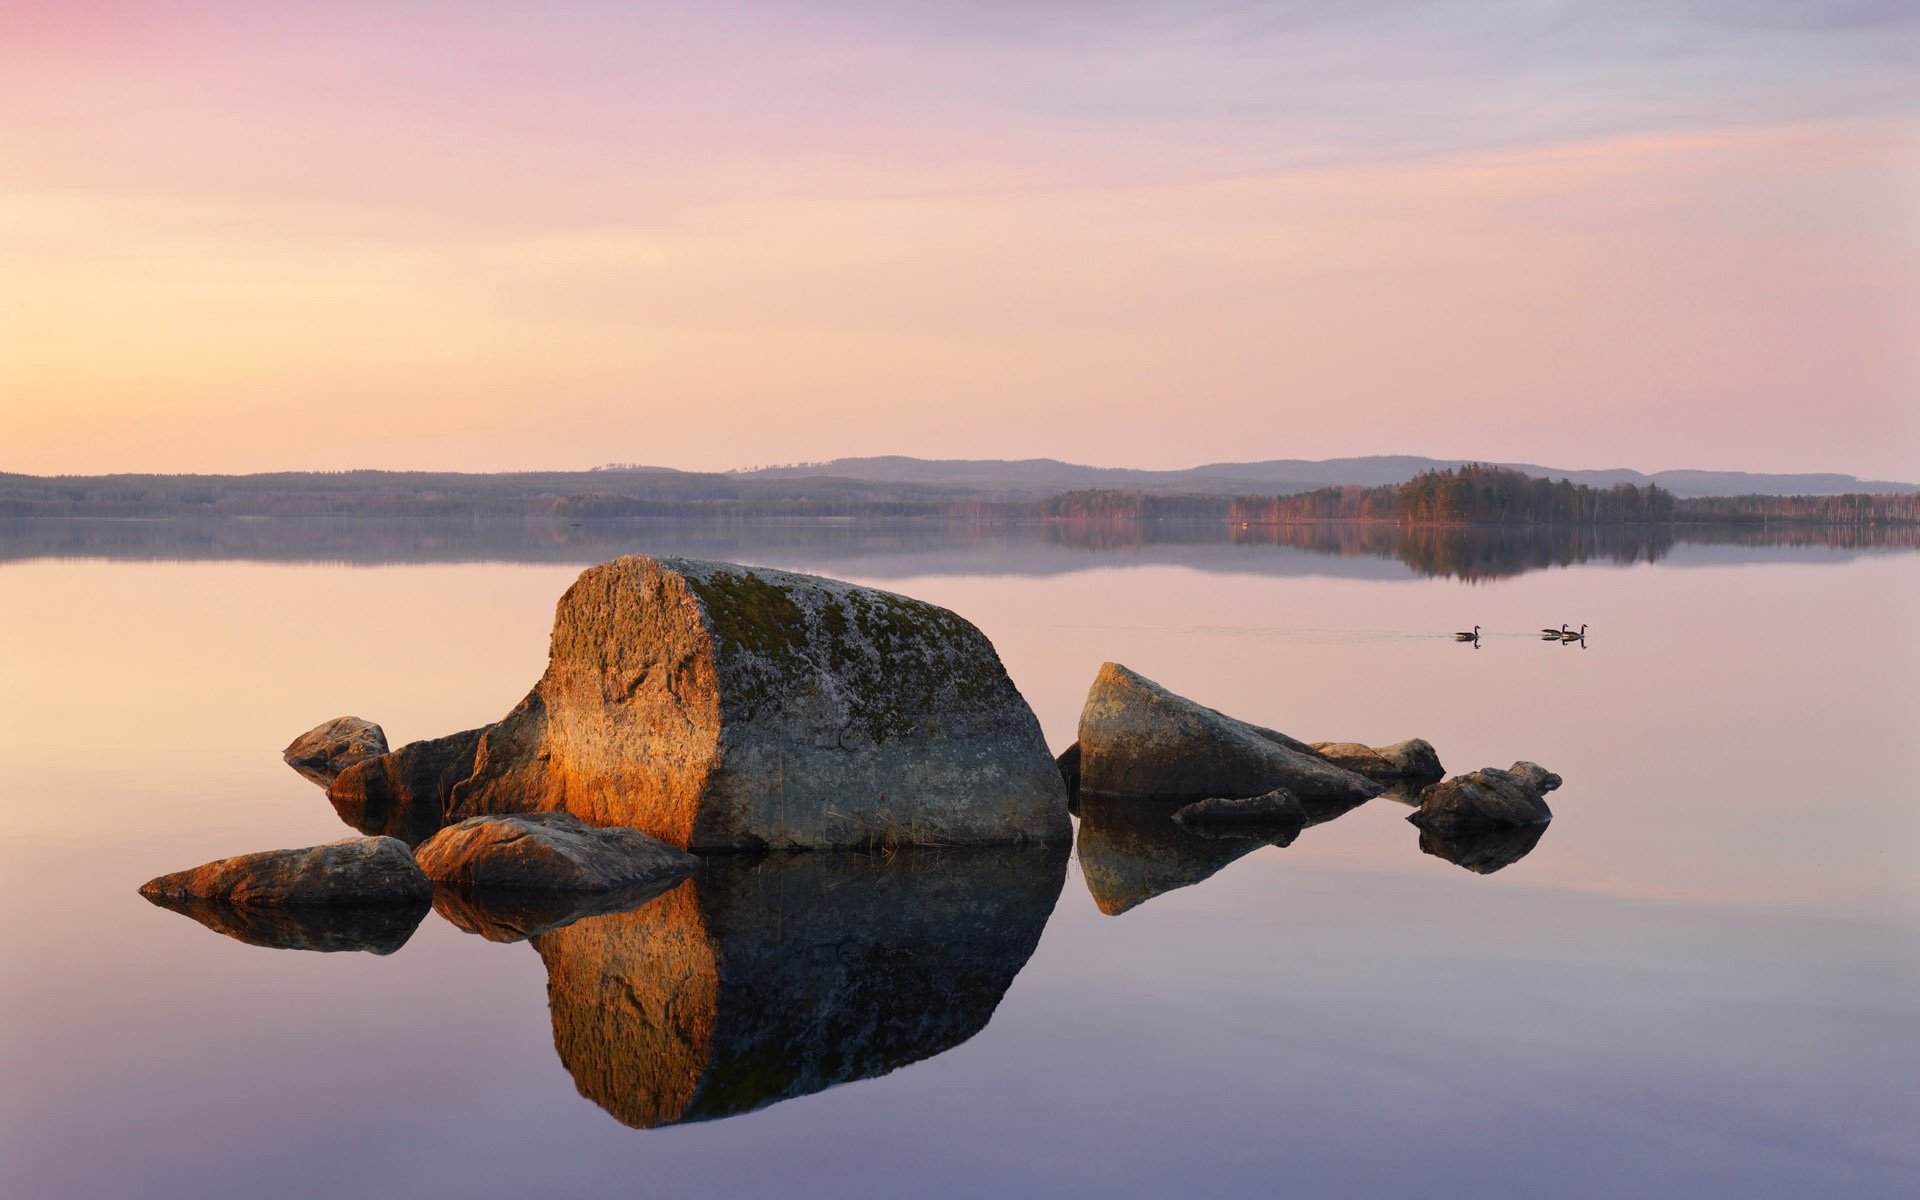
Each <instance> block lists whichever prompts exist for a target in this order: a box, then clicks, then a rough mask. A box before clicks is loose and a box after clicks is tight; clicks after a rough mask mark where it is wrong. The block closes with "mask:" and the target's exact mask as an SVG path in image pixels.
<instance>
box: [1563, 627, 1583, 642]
mask: <svg viewBox="0 0 1920 1200" xmlns="http://www.w3.org/2000/svg"><path fill="white" fill-rule="evenodd" d="M1560 640H1561V641H1563V642H1584V641H1586V640H1587V627H1586V626H1585V625H1582V626H1581V627H1580V632H1579V633H1562V634H1561V635H1560Z"/></svg>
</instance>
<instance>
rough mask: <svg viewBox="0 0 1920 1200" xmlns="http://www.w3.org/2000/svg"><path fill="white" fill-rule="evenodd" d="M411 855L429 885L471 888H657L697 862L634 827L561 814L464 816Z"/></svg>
mask: <svg viewBox="0 0 1920 1200" xmlns="http://www.w3.org/2000/svg"><path fill="white" fill-rule="evenodd" d="M414 857H415V859H416V860H417V861H418V862H419V864H420V869H421V870H422V871H425V872H426V874H427V878H428V879H431V880H433V881H434V882H435V883H448V884H455V885H458V886H460V887H465V888H473V889H476V890H479V891H491V890H495V889H504V890H510V891H548V892H610V891H615V890H617V889H621V888H629V887H634V886H637V885H642V884H659V885H660V886H661V888H662V889H663V890H664V888H665V886H666V885H668V884H672V883H677V882H679V881H680V880H681V879H684V878H686V877H687V876H688V875H691V874H692V873H693V872H694V871H696V870H698V869H699V866H700V860H699V859H697V858H695V857H694V856H693V855H691V854H688V853H687V852H686V851H684V850H675V849H674V848H673V847H672V846H669V845H667V844H666V843H665V842H661V841H659V840H657V839H655V838H651V837H648V836H647V835H646V834H644V833H641V832H640V831H639V830H638V829H628V828H625V827H623V826H614V827H610V828H605V829H599V828H595V827H594V826H592V825H589V824H587V823H586V822H585V821H582V820H581V819H580V818H579V817H576V816H574V815H573V814H572V813H564V812H542V813H520V814H517V815H513V816H485V817H468V818H467V819H466V820H464V821H462V822H460V823H459V824H458V825H449V826H447V827H446V828H445V829H442V830H441V831H440V832H439V833H436V834H434V835H433V837H431V838H429V839H428V840H427V841H426V842H425V843H424V844H422V845H421V846H420V848H419V850H418V851H417V852H416V854H415V856H414Z"/></svg>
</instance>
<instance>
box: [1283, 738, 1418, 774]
mask: <svg viewBox="0 0 1920 1200" xmlns="http://www.w3.org/2000/svg"><path fill="white" fill-rule="evenodd" d="M1313 749H1314V751H1315V752H1316V753H1318V754H1320V755H1321V756H1322V757H1323V758H1325V759H1326V760H1327V761H1329V762H1331V763H1333V764H1334V765H1335V766H1337V767H1344V768H1346V769H1347V770H1349V771H1352V772H1353V773H1354V774H1356V775H1365V776H1366V777H1367V778H1368V779H1371V780H1373V781H1374V782H1375V783H1384V784H1388V785H1393V784H1398V783H1414V784H1428V783H1433V782H1435V781H1437V780H1439V779H1441V778H1443V777H1444V776H1445V775H1446V771H1445V770H1444V769H1443V768H1442V767H1441V766H1440V755H1439V752H1438V751H1436V750H1434V748H1433V743H1431V742H1429V741H1427V740H1426V739H1425V738H1408V739H1407V740H1406V741H1404V742H1395V743H1393V744H1392V745H1391V746H1363V745H1361V744H1360V743H1359V742H1315V743H1313Z"/></svg>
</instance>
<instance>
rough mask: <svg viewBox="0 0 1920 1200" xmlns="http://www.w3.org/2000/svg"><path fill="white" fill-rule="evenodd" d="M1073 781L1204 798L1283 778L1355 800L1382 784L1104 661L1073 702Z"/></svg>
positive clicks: (1298, 790) (1317, 794)
mask: <svg viewBox="0 0 1920 1200" xmlns="http://www.w3.org/2000/svg"><path fill="white" fill-rule="evenodd" d="M1079 745H1080V786H1081V788H1082V790H1084V791H1087V792H1092V793H1098V794H1100V795H1105V796H1134V797H1150V798H1155V799H1167V800H1201V799H1208V798H1211V797H1216V796H1223V797H1229V798H1234V797H1243V796H1258V795H1261V794H1263V793H1266V792H1270V791H1272V790H1273V789H1275V788H1286V789H1287V790H1288V791H1290V792H1292V793H1293V794H1294V795H1296V796H1297V797H1299V798H1300V799H1301V800H1341V801H1352V802H1358V801H1361V800H1365V799H1368V798H1369V797H1372V796H1376V795H1378V794H1379V793H1380V792H1381V791H1382V790H1383V789H1382V787H1381V785H1380V784H1378V783H1375V782H1373V781H1372V780H1370V779H1367V778H1366V777H1365V776H1362V775H1358V774H1355V773H1354V772H1352V771H1348V770H1344V769H1342V768H1340V767H1337V766H1335V765H1334V764H1333V763H1331V762H1328V761H1327V760H1326V759H1325V758H1323V757H1321V756H1320V755H1319V754H1318V753H1317V752H1316V751H1315V750H1314V749H1313V747H1311V746H1309V745H1307V744H1306V743H1304V742H1301V741H1298V740H1296V739H1294V738H1290V737H1288V736H1287V735H1286V734H1283V733H1280V732H1278V731H1276V730H1272V729H1265V728H1262V727H1261V726H1258V725H1251V724H1248V723H1247V722H1245V721H1240V720H1236V719H1234V718H1233V717H1229V716H1226V715H1225V714H1223V713H1219V712H1216V711H1214V710H1213V709H1211V708H1207V707H1205V706H1204V705H1201V704H1196V703H1194V702H1193V701H1192V700H1189V699H1187V698H1186V697H1184V696H1178V695H1175V694H1174V693H1172V692H1170V691H1168V690H1167V689H1165V688H1163V687H1161V686H1160V685H1159V684H1157V683H1155V682H1153V681H1152V680H1150V679H1147V678H1145V677H1144V676H1141V675H1139V674H1136V673H1135V672H1133V671H1130V670H1128V669H1127V668H1126V667H1123V666H1121V665H1120V664H1118V663H1106V664H1104V665H1103V666H1102V667H1101V668H1100V673H1099V675H1098V676H1096V677H1095V679H1094V681H1093V687H1092V689H1091V690H1090V691H1089V692H1088V693H1087V703H1086V707H1085V708H1083V709H1082V710H1081V712H1080V742H1079Z"/></svg>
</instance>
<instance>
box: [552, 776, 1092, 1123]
mask: <svg viewBox="0 0 1920 1200" xmlns="http://www.w3.org/2000/svg"><path fill="white" fill-rule="evenodd" d="M1048 767H1049V769H1051V767H1052V764H1051V763H1049V764H1048ZM1066 858H1067V856H1066V851H1065V850H1064V849H1059V848H1047V847H1028V848H1011V849H975V850H955V851H948V852H944V853H940V854H915V853H912V852H908V853H905V854H901V855H896V856H894V857H892V858H891V859H886V860H882V859H872V858H862V857H859V856H854V855H845V854H802V855H770V856H763V857H760V858H758V859H757V860H753V859H742V858H735V857H722V858H716V859H712V860H710V861H709V862H708V863H707V865H706V866H705V867H704V868H703V869H702V870H701V871H700V873H699V874H697V875H695V876H694V877H693V878H691V879H689V880H687V881H685V882H684V883H682V884H680V886H678V887H676V888H674V889H673V890H672V891H670V892H668V893H666V894H665V895H663V896H661V897H659V898H658V899H656V900H654V901H652V902H651V903H648V904H646V905H644V906H642V907H640V908H638V909H635V910H633V911H631V912H625V913H620V914H617V915H613V916H604V917H591V918H588V919H587V920H584V921H579V922H577V923H575V924H572V925H569V926H567V927H566V928H564V929H560V930H556V931H554V932H551V933H543V934H541V935H539V936H538V937H535V938H534V939H533V945H534V948H535V949H537V950H538V951H539V952H540V958H541V960H542V961H543V962H544V963H545V964H546V968H547V995H548V1000H549V1003H550V1005H551V1008H552V1016H553V1041H554V1048H555V1049H556V1050H557V1051H558V1052H559V1054H560V1059H561V1061H562V1062H563V1063H565V1064H566V1067H567V1070H568V1071H570V1072H571V1073H572V1074H573V1078H574V1083H575V1084H576V1085H577V1086H578V1087H579V1089H580V1093H581V1094H582V1095H583V1096H586V1097H587V1098H588V1099H590V1100H592V1101H593V1102H594V1103H596V1104H598V1105H600V1106H601V1107H602V1108H605V1109H606V1110H607V1111H608V1112H609V1113H612V1114H613V1116H614V1117H615V1118H617V1119H618V1120H620V1121H621V1122H623V1123H625V1124H628V1125H634V1126H639V1127H643V1128H650V1127H652V1126H656V1125H669V1124H676V1123H681V1122H689V1121H704V1120H712V1119H715V1118H719V1117H727V1116H732V1115H734V1114H736V1113H744V1112H750V1111H752V1110H754V1109H756V1108H761V1107H763V1106H765V1105H768V1104H772V1103H775V1102H777V1101H780V1100H786V1099H791V1098H793V1097H796V1096H804V1095H807V1094H809V1093H812V1092H817V1091H820V1090H821V1089H823V1088H827V1087H831V1086H833V1085H834V1084H837V1083H846V1082H850V1081H852V1080H857V1079H868V1078H872V1077H874V1076H878V1075H884V1074H886V1073H887V1072H889V1071H892V1070H894V1069H896V1068H898V1067H902V1066H905V1065H907V1064H908V1063H912V1062H917V1061H919V1060H921V1059H924V1058H928V1057H931V1056H932V1055H935V1054H939V1053H941V1052H942V1051H945V1050H949V1049H952V1048H953V1047H955V1046H958V1045H959V1044H960V1043H962V1042H964V1041H966V1040H967V1039H968V1038H970V1037H972V1036H973V1035H974V1034H976V1033H978V1032H979V1031H980V1030H981V1029H982V1028H984V1027H985V1026H986V1024H987V1020H988V1018H990V1017H991V1016H992V1015H993V1011H994V1008H995V1007H996V1006H997V1005H998V1004H999V1003H1000V998H1001V996H1003V995H1004V994H1005V993H1006V990H1007V987H1008V985H1010V984H1011V983H1012V982H1013V977H1014V975H1015V974H1016V973H1017V972H1018V971H1019V970H1020V968H1021V967H1022V966H1023V965H1024V964H1025V963H1026V961H1027V958H1028V956H1029V955H1031V954H1032V953H1033V948H1034V946H1035V945H1036V944H1037V943H1038V941H1039V939H1040V931H1041V929H1042V928H1043V927H1044V926H1045V924H1046V921H1047V917H1048V916H1049V915H1050V914H1051V913H1052V911H1053V906H1054V903H1055V901H1056V900H1057V899H1058V898H1059V894H1060V886H1061V883H1062V881H1063V880H1064V879H1065V877H1066Z"/></svg>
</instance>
